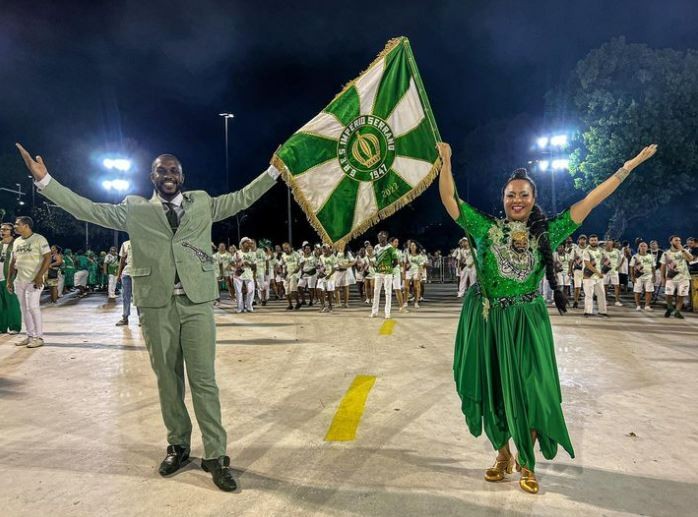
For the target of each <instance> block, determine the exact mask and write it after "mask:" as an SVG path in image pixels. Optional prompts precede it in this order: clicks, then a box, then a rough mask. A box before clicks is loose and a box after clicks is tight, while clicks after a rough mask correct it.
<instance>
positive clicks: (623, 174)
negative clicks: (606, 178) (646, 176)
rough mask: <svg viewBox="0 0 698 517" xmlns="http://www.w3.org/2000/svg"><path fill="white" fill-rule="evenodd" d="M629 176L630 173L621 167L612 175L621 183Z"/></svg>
mask: <svg viewBox="0 0 698 517" xmlns="http://www.w3.org/2000/svg"><path fill="white" fill-rule="evenodd" d="M629 175H630V171H629V170H628V169H626V168H625V167H621V168H620V169H618V170H617V171H616V172H614V173H613V176H615V177H616V178H618V180H619V181H620V182H621V183H623V181H625V178H627V177H628V176H629Z"/></svg>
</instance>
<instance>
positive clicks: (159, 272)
mask: <svg viewBox="0 0 698 517" xmlns="http://www.w3.org/2000/svg"><path fill="white" fill-rule="evenodd" d="M17 147H18V149H19V151H20V153H21V155H22V158H23V159H24V162H25V163H26V165H27V168H28V169H29V171H30V172H31V174H32V176H33V177H34V180H35V183H36V185H37V187H38V188H39V189H40V190H41V193H42V194H43V195H44V196H45V197H47V198H48V199H50V200H51V201H53V202H54V203H56V204H57V205H58V206H60V207H61V208H63V209H65V210H66V211H67V212H69V213H70V214H72V215H73V216H74V217H76V218H77V219H80V220H82V221H89V222H91V223H94V224H98V225H100V226H104V227H105V228H113V229H116V230H120V231H124V232H127V233H128V234H129V237H130V239H131V246H132V254H133V257H132V258H133V261H132V264H131V266H132V267H131V277H132V279H133V294H134V301H135V304H136V306H137V307H139V308H140V310H141V323H142V325H143V335H144V338H145V343H146V346H147V348H148V352H149V354H150V362H151V365H152V367H153V370H154V371H155V375H156V376H157V380H158V390H159V392H160V408H161V410H162V416H163V419H164V421H165V427H166V428H167V440H168V443H169V446H168V447H167V456H166V458H165V460H164V461H163V462H162V464H161V465H160V474H162V475H163V476H167V475H171V474H174V473H175V472H176V471H177V470H178V469H179V468H180V467H181V466H182V465H183V464H185V463H186V461H187V460H188V458H189V451H190V436H191V430H192V427H191V420H190V418H189V414H188V413H187V409H186V407H185V405H184V369H185V368H186V371H187V377H188V379H189V386H190V389H191V393H192V401H193V403H194V412H195V414H196V419H197V421H198V423H199V427H200V428H201V432H202V435H203V442H204V459H203V460H202V467H203V469H204V470H205V471H207V472H211V474H212V476H213V481H214V483H215V484H216V485H217V486H218V487H219V488H220V489H221V490H225V491H232V490H235V488H236V483H235V480H234V479H233V476H232V470H231V469H230V468H229V464H230V458H229V457H228V456H226V433H225V429H224V428H223V426H222V424H221V409H220V402H219V397H218V386H217V385H216V379H215V370H214V360H215V344H216V328H215V323H214V319H213V305H212V302H213V300H215V299H216V298H217V297H218V286H217V284H216V273H215V264H214V261H213V257H212V256H211V254H210V249H211V224H212V223H213V222H216V221H220V220H223V219H226V218H228V217H231V216H233V215H235V214H236V213H237V212H239V211H240V210H244V209H246V208H248V207H249V206H250V205H252V204H253V203H254V202H255V201H256V200H257V199H259V198H260V197H261V196H262V195H263V194H264V193H265V192H267V191H268V190H269V189H270V188H271V187H273V186H274V184H275V183H276V179H277V178H278V175H279V172H278V171H277V170H276V169H275V168H273V167H270V168H269V169H267V171H265V172H264V173H262V174H261V175H260V176H259V177H258V178H257V179H255V180H254V181H253V182H252V183H250V184H249V185H247V186H246V187H245V188H243V189H242V190H240V191H238V192H233V193H231V194H226V195H223V196H218V197H210V196H209V195H208V194H207V193H206V192H203V191H198V190H197V191H191V192H182V185H183V183H184V174H183V172H182V166H181V164H180V162H179V160H177V158H176V157H174V156H172V155H168V154H165V155H161V156H159V157H158V158H156V159H155V161H154V162H153V165H152V170H151V174H150V178H151V181H152V182H153V186H154V188H155V193H154V194H153V197H152V198H151V199H150V200H148V199H145V198H143V197H140V196H127V197H126V198H125V199H124V201H123V202H122V203H121V204H118V205H112V204H107V203H94V202H92V201H90V200H89V199H86V198H84V197H81V196H79V195H77V194H75V193H74V192H72V191H71V190H69V189H68V188H66V187H64V186H63V185H61V184H60V183H59V182H58V181H56V180H55V179H53V178H52V177H51V176H50V175H49V174H48V170H47V169H46V166H45V165H44V162H43V160H42V159H41V157H40V156H37V157H36V160H34V159H32V157H31V156H30V155H29V153H28V152H27V151H26V150H25V149H24V148H23V147H22V146H21V145H19V144H17Z"/></svg>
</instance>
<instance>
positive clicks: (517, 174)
mask: <svg viewBox="0 0 698 517" xmlns="http://www.w3.org/2000/svg"><path fill="white" fill-rule="evenodd" d="M527 179H530V178H529V176H528V171H527V170H526V169H524V168H523V167H521V168H520V169H515V170H514V172H512V173H511V177H510V178H509V181H511V180H527Z"/></svg>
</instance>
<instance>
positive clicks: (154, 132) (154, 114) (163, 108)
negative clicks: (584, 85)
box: [0, 0, 698, 244]
mask: <svg viewBox="0 0 698 517" xmlns="http://www.w3.org/2000/svg"><path fill="white" fill-rule="evenodd" d="M692 4H693V2H689V1H683V2H671V1H663V2H658V1H643V0H641V1H638V0H635V1H622V2H612V1H603V2H602V1H583V2H564V1H559V0H558V1H549V2H547V1H546V2H535V1H525V2H524V1H511V2H504V1H487V2H466V1H450V2H427V1H406V0H402V1H390V2H381V1H375V0H374V1H370V2H356V1H353V2H346V1H344V2H337V1H329V0H328V1H321V2H303V1H297V2H289V1H285V2H264V1H257V2H250V1H246V2H242V1H237V2H232V1H230V2H213V1H207V0H198V1H196V2H193V1H182V0H170V1H168V2H155V1H153V2H151V1H143V0H140V1H125V2H118V1H114V2H94V3H93V2H89V3H88V2H81V3H74V2H32V3H27V2H24V1H23V2H19V1H7V0H4V1H2V2H0V70H2V79H1V81H0V88H1V92H2V94H1V95H0V113H1V114H2V118H1V119H0V120H1V121H0V144H1V146H0V155H2V154H7V153H14V148H13V143H14V142H15V141H17V140H19V141H21V142H22V143H23V144H24V145H25V146H26V147H27V148H28V149H29V151H30V152H32V153H33V154H42V155H43V156H44V158H45V160H46V161H47V164H48V165H49V168H50V170H51V171H52V173H53V174H54V175H55V176H56V177H57V178H59V179H61V177H62V175H63V176H65V177H70V174H69V172H68V171H62V170H60V168H56V167H51V163H52V156H57V155H59V154H61V153H64V154H68V155H71V156H72V157H73V159H74V160H76V161H78V162H81V163H84V164H86V165H85V166H86V167H92V168H93V170H94V173H93V174H92V176H91V177H90V178H88V179H87V181H85V178H83V181H80V182H79V184H77V183H78V182H76V181H73V180H71V181H70V182H69V184H70V185H71V186H72V187H73V188H75V189H76V190H77V191H78V192H79V193H81V194H83V195H86V196H88V197H91V198H93V199H97V200H105V199H106V196H105V193H104V192H103V191H102V190H101V189H99V188H98V185H99V182H100V181H101V178H102V173H101V172H100V170H99V167H97V166H96V165H94V166H92V165H90V164H91V163H93V161H94V160H95V158H96V156H98V153H99V152H102V151H108V150H113V151H118V150H121V149H123V150H126V151H127V152H128V153H129V154H131V155H133V156H134V157H135V158H136V160H137V166H136V170H135V172H134V173H133V181H134V182H135V186H134V189H133V192H134V193H140V194H144V195H148V196H149V195H150V192H151V189H150V188H149V182H148V179H147V173H148V169H149V164H150V160H152V158H153V157H154V156H156V155H157V154H160V153H165V152H168V153H173V154H175V155H177V156H178V157H180V159H181V160H182V162H183V164H184V169H185V174H186V175H187V188H188V189H199V188H201V189H206V190H207V191H209V192H210V193H211V194H220V193H223V192H225V190H226V179H225V156H224V133H223V120H222V119H221V118H220V117H219V116H218V113H219V112H221V111H229V112H232V113H234V114H235V119H233V120H232V122H231V123H230V160H231V186H232V188H234V189H237V188H240V187H242V186H244V185H245V184H246V183H247V182H248V181H250V180H251V179H252V178H253V177H255V176H256V175H257V174H258V173H259V172H261V171H262V170H264V169H265V168H266V166H267V164H268V161H269V158H270V156H271V154H272V153H273V151H274V150H275V148H276V147H277V145H279V144H280V143H282V142H283V141H284V140H285V139H287V138H288V137H289V136H290V135H291V134H292V133H293V132H294V131H295V130H296V129H298V127H300V126H301V125H303V124H304V123H305V122H307V121H308V120H309V119H310V118H312V117H313V116H314V115H315V114H316V113H317V112H318V111H320V110H321V109H322V108H323V107H324V106H325V105H326V104H327V103H328V102H329V100H331V99H332V97H333V96H334V94H335V93H337V92H338V91H339V89H340V88H341V87H342V85H343V84H344V83H346V82H348V81H349V80H351V79H353V78H354V77H355V76H356V75H357V74H358V73H359V72H361V71H362V70H363V69H364V68H365V67H366V66H367V65H368V64H369V63H370V62H371V60H372V59H373V58H374V57H375V55H376V53H377V52H379V51H380V50H381V49H382V48H383V46H384V44H385V42H386V41H387V40H388V39H390V38H391V37H394V36H399V35H404V36H407V37H409V38H410V41H411V43H412V47H413V49H414V52H415V56H416V59H417V63H418V65H419V67H420V69H421V74H422V78H423V80H424V83H425V86H426V89H427V92H428V94H429V96H430V99H431V103H432V107H433V109H434V112H435V115H436V120H437V123H438V125H439V128H440V131H441V134H442V137H443V138H444V140H446V141H449V142H450V143H451V144H452V146H453V148H454V160H455V161H456V163H457V160H458V153H459V146H460V145H461V143H462V142H463V141H464V139H465V137H466V135H467V134H468V133H469V132H472V131H476V130H477V128H478V127H479V126H481V125H483V124H487V123H489V122H490V121H492V120H498V119H506V118H512V117H516V116H517V115H520V114H526V116H527V117H529V118H531V119H533V120H536V119H539V120H542V115H543V108H544V94H545V93H546V91H548V90H550V89H551V88H553V87H555V86H556V85H558V84H559V83H560V82H561V81H563V80H564V79H565V78H566V77H567V74H568V73H569V72H570V70H571V69H572V68H573V67H574V65H575V63H576V62H577V61H578V60H580V59H582V58H584V56H585V55H586V54H587V53H588V52H589V51H590V50H592V49H593V48H596V47H598V46H600V45H601V44H603V43H604V42H607V41H608V40H610V39H611V38H612V37H616V36H623V35H624V36H625V37H626V39H627V40H628V42H638V43H647V44H648V45H649V46H651V47H655V48H662V47H672V48H675V49H685V48H698V30H696V28H697V27H698V14H696V13H698V10H697V9H695V6H693V5H692ZM535 136H536V135H535V134H533V133H532V134H531V135H530V137H531V140H532V141H533V140H534V139H535ZM526 159H527V157H526V156H522V157H521V164H520V165H525V161H526ZM17 160H19V157H17ZM91 160H92V161H91ZM457 172H458V173H459V174H460V175H461V178H462V177H463V175H464V174H470V173H473V174H488V173H489V171H467V170H466V171H457ZM611 172H613V171H609V174H610V173H611ZM2 174H3V171H0V186H4V185H2ZM493 181H495V182H497V183H498V184H499V183H501V182H502V181H503V178H502V177H495V176H493ZM459 183H462V179H459ZM461 190H462V187H461ZM580 195H581V194H580ZM469 197H470V199H471V200H473V201H474V203H475V204H480V205H481V206H487V204H488V203H489V202H491V201H492V200H488V203H484V202H480V201H482V200H479V199H478V192H470V193H469ZM285 199H286V193H285V188H284V187H282V186H277V187H275V188H274V190H273V191H272V192H270V193H269V194H268V195H267V196H266V197H265V198H264V199H263V200H262V201H261V202H260V203H259V204H258V205H256V206H255V207H254V208H253V209H251V210H250V211H249V212H248V214H247V217H246V218H245V220H244V221H243V226H242V227H243V234H249V235H251V236H259V237H270V238H272V239H275V240H280V239H283V238H284V237H285V235H286V230H285V225H286V205H285ZM294 219H295V224H294V231H295V235H294V241H296V244H298V243H299V241H300V239H303V238H311V237H313V233H312V230H311V228H310V226H309V225H308V224H307V223H306V222H305V218H304V216H303V214H302V213H301V212H300V210H299V209H298V207H297V206H295V207H294ZM381 227H387V228H389V229H390V230H391V231H395V232H397V233H398V234H400V236H402V237H403V238H404V237H408V236H409V234H410V233H415V234H416V233H420V232H422V233H423V232H424V231H425V228H427V229H428V231H429V232H431V233H432V234H434V233H438V234H439V235H440V237H439V240H443V242H447V241H449V239H456V238H457V236H458V229H457V228H456V226H455V225H454V224H453V223H450V222H449V221H448V219H447V216H446V215H445V213H444V212H443V209H442V208H441V206H440V202H439V200H438V193H437V187H436V184H434V185H433V186H432V187H431V188H430V189H429V190H428V191H427V192H426V193H425V194H424V195H423V196H422V197H421V198H420V199H419V200H417V201H416V202H414V203H413V204H412V206H410V207H407V208H405V209H404V210H403V211H402V212H400V213H398V214H396V215H395V216H394V217H392V218H391V219H389V220H388V221H386V223H385V224H382V225H381ZM39 228H40V223H39ZM223 231H224V229H223V227H222V226H216V228H215V230H214V233H215V237H216V240H218V239H219V238H221V237H222V233H223ZM598 231H603V228H599V229H598ZM371 233H374V232H371Z"/></svg>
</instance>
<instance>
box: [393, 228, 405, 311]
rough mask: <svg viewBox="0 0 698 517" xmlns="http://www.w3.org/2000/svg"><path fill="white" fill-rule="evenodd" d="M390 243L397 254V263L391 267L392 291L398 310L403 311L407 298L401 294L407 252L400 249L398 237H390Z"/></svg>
mask: <svg viewBox="0 0 698 517" xmlns="http://www.w3.org/2000/svg"><path fill="white" fill-rule="evenodd" d="M390 245H391V246H392V247H393V248H395V254H396V255H397V265H396V266H395V267H394V268H393V291H394V292H395V297H396V298H397V305H398V307H399V309H398V310H399V312H405V311H406V310H407V298H406V297H404V296H403V294H404V293H403V290H402V289H403V285H404V284H405V279H404V277H405V261H406V260H407V254H406V253H405V252H404V251H402V250H401V249H400V239H398V238H397V237H392V238H391V240H390Z"/></svg>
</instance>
